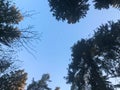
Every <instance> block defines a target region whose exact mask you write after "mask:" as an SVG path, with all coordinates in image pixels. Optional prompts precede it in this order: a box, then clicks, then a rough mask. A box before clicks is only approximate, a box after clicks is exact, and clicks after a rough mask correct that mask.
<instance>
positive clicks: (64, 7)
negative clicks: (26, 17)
mask: <svg viewBox="0 0 120 90" xmlns="http://www.w3.org/2000/svg"><path fill="white" fill-rule="evenodd" d="M88 1H89V0H48V2H49V6H50V8H51V9H50V11H51V12H52V14H53V16H55V18H56V19H57V20H58V21H59V20H62V21H67V22H68V23H69V24H74V23H76V22H79V20H80V19H82V18H84V17H86V14H87V11H88V10H89V5H90V4H91V3H88ZM90 1H91V0H90ZM92 3H94V7H95V9H99V10H101V9H108V8H109V7H110V6H112V7H115V8H120V0H93V1H92Z"/></svg>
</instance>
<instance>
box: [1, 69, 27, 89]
mask: <svg viewBox="0 0 120 90" xmlns="http://www.w3.org/2000/svg"><path fill="white" fill-rule="evenodd" d="M26 79H27V73H25V72H24V70H18V71H11V72H10V73H8V74H4V75H2V76H1V77H0V90H23V89H24V87H25V84H26V83H25V82H26Z"/></svg>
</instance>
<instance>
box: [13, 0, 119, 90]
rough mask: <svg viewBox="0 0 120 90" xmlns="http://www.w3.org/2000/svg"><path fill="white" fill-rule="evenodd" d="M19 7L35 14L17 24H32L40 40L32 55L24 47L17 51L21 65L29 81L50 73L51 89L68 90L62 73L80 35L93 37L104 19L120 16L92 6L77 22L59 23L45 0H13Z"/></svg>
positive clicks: (114, 10) (104, 21)
mask: <svg viewBox="0 0 120 90" xmlns="http://www.w3.org/2000/svg"><path fill="white" fill-rule="evenodd" d="M14 1H15V2H16V5H17V6H18V7H19V9H20V10H21V11H22V12H24V11H32V10H35V12H36V13H38V14H36V15H33V16H32V17H26V18H25V19H24V20H23V21H22V22H21V23H20V25H19V26H20V27H21V28H25V27H27V26H28V25H34V28H33V30H34V31H38V32H39V33H42V36H40V38H41V41H40V42H34V47H33V48H34V49H35V50H36V52H34V51H33V54H34V55H35V57H36V58H34V57H33V56H32V55H31V54H30V53H28V52H27V51H26V50H23V51H21V52H19V53H18V55H19V59H20V60H22V61H23V63H22V64H21V67H22V68H24V69H25V71H26V72H27V73H28V81H27V83H30V82H31V80H32V78H33V77H34V78H35V80H39V79H40V78H41V76H42V74H44V73H49V74H50V76H51V80H52V82H50V83H49V86H50V87H51V88H52V89H54V88H55V87H56V86H59V87H60V88H61V90H69V88H70V86H69V85H67V84H66V81H65V79H63V77H64V76H66V75H67V67H68V64H69V63H70V59H71V47H72V46H73V44H74V43H76V42H77V41H78V40H80V39H81V38H88V37H90V36H92V33H93V30H96V28H97V27H98V26H99V25H101V24H104V23H106V22H107V21H110V20H114V21H116V20H117V19H119V18H120V12H119V10H117V9H109V10H101V11H98V10H95V9H94V8H93V7H92V6H91V9H90V10H89V11H88V14H87V16H86V18H84V19H81V20H80V22H79V23H76V24H67V23H66V22H62V21H60V22H58V21H56V20H55V18H54V17H53V16H52V13H51V12H50V11H49V10H50V8H49V6H48V2H47V0H14Z"/></svg>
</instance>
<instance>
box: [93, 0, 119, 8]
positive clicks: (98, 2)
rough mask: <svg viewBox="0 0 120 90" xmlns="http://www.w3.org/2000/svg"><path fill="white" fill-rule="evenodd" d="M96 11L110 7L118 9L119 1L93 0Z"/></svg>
mask: <svg viewBox="0 0 120 90" xmlns="http://www.w3.org/2000/svg"><path fill="white" fill-rule="evenodd" d="M93 2H94V3H95V4H94V6H95V8H96V9H108V8H109V7H110V6H112V7H115V8H120V1H119V0H94V1H93Z"/></svg>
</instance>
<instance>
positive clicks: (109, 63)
mask: <svg viewBox="0 0 120 90" xmlns="http://www.w3.org/2000/svg"><path fill="white" fill-rule="evenodd" d="M71 56H72V62H71V63H70V64H69V68H68V76H67V77H66V79H67V82H68V83H71V84H72V87H71V88H75V87H77V88H78V90H81V89H82V88H85V86H86V82H87V84H88V85H91V89H92V90H113V85H111V82H109V79H110V78H115V77H120V71H119V69H120V21H118V22H116V23H114V22H109V23H108V24H105V25H101V26H100V27H99V28H98V30H97V31H96V32H95V34H94V36H93V37H92V38H90V39H86V40H85V39H82V40H81V41H78V42H77V44H75V45H74V46H73V47H72V55H71ZM71 90H74V89H71Z"/></svg>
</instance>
